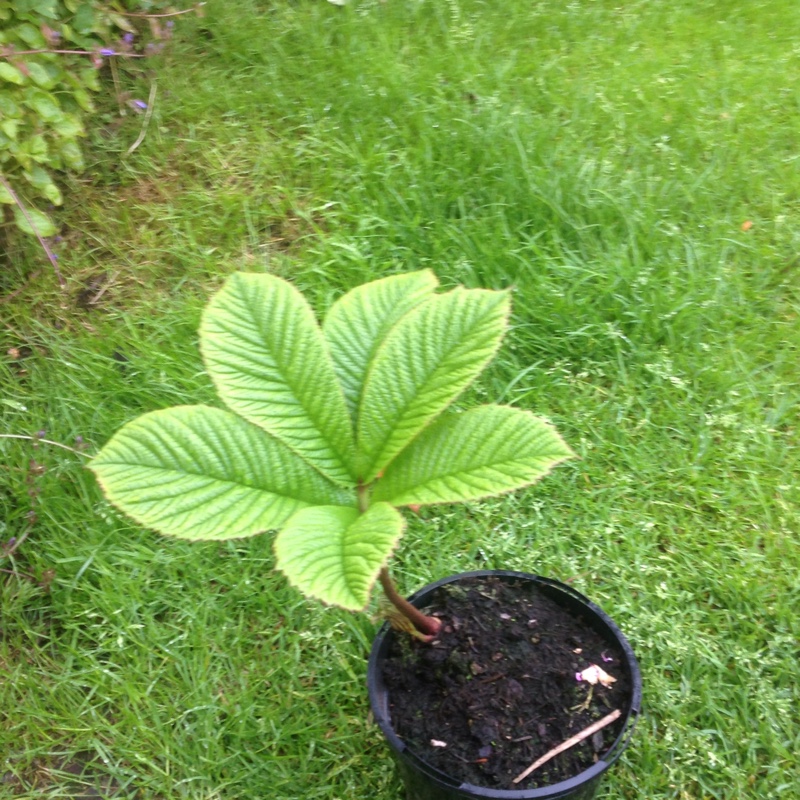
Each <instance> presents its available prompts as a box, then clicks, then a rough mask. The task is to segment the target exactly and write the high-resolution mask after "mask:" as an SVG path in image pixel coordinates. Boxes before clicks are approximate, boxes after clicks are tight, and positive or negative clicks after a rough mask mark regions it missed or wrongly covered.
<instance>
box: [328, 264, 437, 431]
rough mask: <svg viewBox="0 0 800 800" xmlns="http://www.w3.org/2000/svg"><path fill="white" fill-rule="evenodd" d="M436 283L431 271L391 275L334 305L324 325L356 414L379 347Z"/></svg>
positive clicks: (359, 287)
mask: <svg viewBox="0 0 800 800" xmlns="http://www.w3.org/2000/svg"><path fill="white" fill-rule="evenodd" d="M437 285H438V281H437V280H436V276H435V275H434V274H433V272H431V271H430V270H421V271H419V272H409V273H406V274H405V275H392V276H391V277H388V278H383V279H381V280H377V281H372V283H366V284H364V285H362V286H358V287H357V288H355V289H353V290H352V291H350V292H348V293H347V294H346V295H344V297H341V298H339V300H337V301H336V302H335V303H334V304H333V305H332V306H331V308H330V310H329V311H328V314H327V316H326V317H325V322H324V323H323V326H322V329H323V332H324V333H325V338H326V339H327V340H328V344H329V345H330V351H331V358H333V365H334V367H335V369H336V374H337V375H338V376H339V380H340V381H341V383H342V387H343V388H344V395H345V399H346V400H347V407H348V410H349V411H350V414H351V416H352V417H353V419H355V416H356V412H357V408H358V403H359V400H360V397H361V390H362V388H363V385H364V376H365V375H366V373H367V368H368V366H369V363H370V361H371V360H372V358H373V357H374V355H375V351H376V350H377V348H378V346H379V345H380V344H381V342H382V341H383V340H384V339H385V338H386V334H387V333H388V332H389V331H390V330H391V329H392V327H393V326H394V325H395V324H396V323H397V321H398V320H399V319H400V318H401V317H402V316H403V315H404V314H405V313H406V312H407V311H409V310H410V309H412V308H414V306H416V305H418V304H419V303H420V302H422V301H423V300H425V299H427V298H429V297H430V296H431V294H432V292H433V290H434V289H435V288H436V286H437Z"/></svg>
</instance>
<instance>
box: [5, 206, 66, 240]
mask: <svg viewBox="0 0 800 800" xmlns="http://www.w3.org/2000/svg"><path fill="white" fill-rule="evenodd" d="M14 221H15V222H16V223H17V227H18V228H19V229H20V230H22V231H24V232H25V233H30V234H32V235H33V236H36V234H37V233H38V234H39V236H55V234H56V233H57V232H58V229H57V228H56V226H55V224H54V223H53V220H51V219H50V217H48V216H47V214H44V213H43V212H41V211H37V210H36V209H35V208H26V209H25V211H24V212H23V210H22V209H21V208H19V207H17V208H15V209H14Z"/></svg>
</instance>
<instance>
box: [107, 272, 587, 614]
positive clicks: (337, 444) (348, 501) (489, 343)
mask: <svg viewBox="0 0 800 800" xmlns="http://www.w3.org/2000/svg"><path fill="white" fill-rule="evenodd" d="M437 286H438V282H437V280H436V278H435V276H434V274H433V273H432V272H431V271H429V270H423V271H419V272H410V273H404V274H399V275H394V276H391V277H388V278H383V279H381V280H376V281H373V282H372V283H367V284H364V285H362V286H359V287H357V288H356V289H353V290H352V291H350V292H349V293H347V294H345V295H344V296H343V297H341V298H340V299H338V300H337V301H336V302H335V303H334V304H333V305H332V306H331V308H330V310H329V311H328V314H327V316H326V317H325V320H324V323H323V324H322V325H321V326H320V325H319V324H318V322H317V320H316V318H315V317H314V313H313V311H312V310H311V307H310V306H309V304H308V303H307V302H306V300H305V299H304V298H303V296H302V295H301V294H300V292H299V291H297V289H295V288H294V287H293V286H292V284H290V283H289V282H288V281H285V280H283V279H281V278H278V277H275V276H273V275H267V274H250V273H235V274H233V275H231V276H230V277H229V278H228V279H227V281H226V282H225V284H224V285H223V287H222V289H221V290H220V291H219V292H218V293H217V294H216V295H214V296H213V297H212V298H211V300H210V302H209V303H208V305H207V307H206V309H205V311H204V313H203V317H202V322H201V325H200V347H201V352H202V355H203V360H204V362H205V366H206V369H207V371H208V374H209V375H210V377H211V379H212V381H213V382H214V384H215V386H216V389H217V391H218V392H219V395H220V397H221V398H222V400H223V402H224V403H225V405H226V406H227V408H228V410H222V409H218V408H212V407H209V406H205V405H187V406H177V407H174V408H168V409H165V410H161V411H153V412H150V413H147V414H144V415H143V416H140V417H138V418H137V419H134V420H133V421H132V422H129V423H128V424H126V425H125V426H124V427H122V428H121V429H120V430H119V431H118V432H117V433H116V434H115V435H114V436H113V438H112V439H111V440H110V441H109V442H108V443H107V444H106V445H105V447H103V449H102V450H101V451H100V453H99V454H98V455H97V456H96V457H95V458H94V459H93V462H92V469H93V470H94V472H95V474H96V475H97V477H98V479H99V481H100V484H101V485H102V487H103V489H104V491H105V493H106V495H107V497H108V498H109V499H110V500H111V501H112V502H113V503H114V504H115V505H116V506H118V507H119V508H120V509H121V510H122V511H124V512H125V513H126V514H128V515H129V516H130V517H132V518H133V519H134V520H136V521H137V522H139V523H141V524H143V525H145V526H147V527H150V528H153V529H155V530H157V531H159V532H161V533H163V534H167V535H171V536H177V537H180V538H184V539H198V540H201V539H232V538H237V537H244V536H254V535H256V534H258V533H262V532H264V531H267V530H275V531H278V535H277V537H276V539H275V553H276V557H277V566H278V568H279V569H280V570H281V571H282V572H283V573H284V574H285V575H286V577H287V578H288V579H289V581H290V582H291V583H292V584H293V585H294V586H296V587H297V588H298V589H300V590H301V591H302V592H303V593H305V594H306V595H308V596H312V597H316V598H318V599H320V600H322V601H324V602H326V603H330V604H334V605H337V606H341V607H343V608H347V609H351V610H358V609H363V608H364V607H365V606H366V605H367V603H368V600H369V595H370V591H371V588H372V586H373V584H374V583H375V581H376V579H377V577H378V575H379V573H381V572H382V570H383V569H384V566H385V564H386V562H387V560H388V559H389V556H390V555H391V553H392V551H393V549H394V548H395V546H396V545H397V542H398V540H399V539H400V536H401V535H402V533H403V530H404V527H405V523H404V519H403V516H402V514H401V513H400V512H399V511H398V509H397V507H398V506H417V505H427V504H432V503H453V502H457V501H464V500H473V499H477V498H481V497H487V496H490V495H495V494H498V493H501V492H507V491H511V490H513V489H518V488H520V487H523V486H526V485H528V484H531V483H533V482H534V481H536V480H538V479H539V478H540V477H542V476H543V475H544V474H545V473H547V472H548V471H549V470H550V468H551V467H552V466H553V465H555V464H557V463H558V462H560V461H563V460H564V459H566V458H569V457H570V456H571V455H572V453H571V451H570V449H569V447H567V445H566V444H565V443H564V441H563V440H562V439H561V437H560V436H559V435H558V433H556V431H555V429H554V428H553V427H552V426H551V425H550V424H549V423H547V422H545V421H543V420H541V419H539V418H537V417H535V416H534V415H533V414H531V413H530V412H528V411H524V410H522V409H518V408H512V407H509V406H500V405H483V406H478V407H476V408H472V409H470V410H468V411H464V412H459V411H455V410H452V409H451V406H452V404H453V402H454V401H455V400H456V398H457V397H458V396H459V395H460V394H461V393H462V392H463V391H464V390H465V389H466V388H467V387H468V386H469V385H470V384H471V383H472V382H473V381H474V380H475V378H476V377H477V376H478V375H479V373H480V372H481V371H482V370H483V368H484V367H485V366H486V365H487V364H488V362H489V361H490V359H491V358H492V357H493V356H494V354H495V353H496V352H497V349H498V347H499V345H500V342H501V340H502V338H503V335H504V333H505V329H506V324H507V318H508V315H509V311H510V298H509V293H508V292H504V291H488V290H484V289H464V288H461V287H459V288H456V289H453V290H451V291H447V292H443V293H437V292H436V291H435V290H436V288H437ZM382 582H383V578H382Z"/></svg>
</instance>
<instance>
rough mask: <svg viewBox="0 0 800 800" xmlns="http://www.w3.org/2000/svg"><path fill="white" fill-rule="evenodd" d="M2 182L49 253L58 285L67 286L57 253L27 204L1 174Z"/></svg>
mask: <svg viewBox="0 0 800 800" xmlns="http://www.w3.org/2000/svg"><path fill="white" fill-rule="evenodd" d="M0 183H2V184H3V186H4V187H5V190H6V191H7V192H8V193H9V194H10V195H11V199H12V200H13V201H14V202H15V203H16V204H17V207H18V208H19V210H20V211H21V212H22V215H23V216H24V217H25V219H26V220H27V221H28V225H30V226H31V230H32V231H33V232H34V234H35V235H36V238H37V239H38V240H39V244H40V245H41V246H42V249H43V250H44V252H45V255H47V257H48V258H49V259H50V263H51V264H52V265H53V272H55V274H56V278H57V279H58V285H59V286H60V287H61V288H62V289H63V288H65V287H66V285H67V282H66V281H65V280H64V277H63V276H62V274H61V272H60V270H59V269H58V259H57V258H56V256H55V253H53V251H52V250H51V249H50V248H49V247H48V246H47V242H45V240H44V238H43V237H42V235H41V234H40V233H39V230H38V229H37V227H36V225H34V224H33V220H32V219H31V217H30V214H28V209H26V208H25V206H24V205H22V201H21V200H20V199H19V197H17V194H16V192H15V191H14V190H13V189H12V188H11V186H9V184H8V181H7V180H6V179H5V178H4V177H3V176H2V175H0Z"/></svg>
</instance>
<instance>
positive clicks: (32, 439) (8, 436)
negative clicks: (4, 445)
mask: <svg viewBox="0 0 800 800" xmlns="http://www.w3.org/2000/svg"><path fill="white" fill-rule="evenodd" d="M0 439H27V440H28V441H29V442H42V443H43V444H52V445H53V446H54V447H61V448H63V449H64V450H69V451H70V452H71V453H77V454H78V455H79V456H83V457H84V458H91V456H90V455H89V454H88V453H82V452H81V451H80V450H76V449H75V448H74V447H70V446H69V445H67V444H61V442H53V441H50V439H40V438H39V437H38V436H23V435H22V434H21V433H0Z"/></svg>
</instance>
